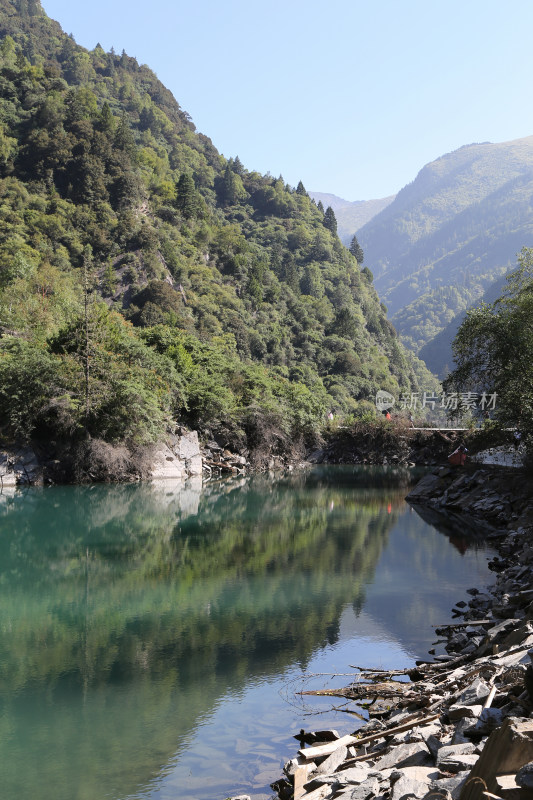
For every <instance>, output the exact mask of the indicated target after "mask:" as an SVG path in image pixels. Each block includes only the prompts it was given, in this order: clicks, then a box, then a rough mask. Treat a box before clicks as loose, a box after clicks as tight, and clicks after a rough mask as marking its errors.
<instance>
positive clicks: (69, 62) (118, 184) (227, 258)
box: [0, 0, 428, 449]
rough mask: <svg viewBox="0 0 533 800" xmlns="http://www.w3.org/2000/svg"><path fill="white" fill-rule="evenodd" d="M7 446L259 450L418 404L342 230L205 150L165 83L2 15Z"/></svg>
mask: <svg viewBox="0 0 533 800" xmlns="http://www.w3.org/2000/svg"><path fill="white" fill-rule="evenodd" d="M0 37H1V45H0V83H1V98H2V99H1V100H0V218H1V223H2V226H1V233H0V333H1V338H0V414H1V417H2V420H3V423H2V424H3V429H2V431H3V434H4V436H5V437H6V436H8V437H12V438H13V437H19V438H21V437H25V438H28V437H34V438H35V439H37V440H39V439H41V440H46V441H48V442H50V441H52V440H53V441H56V442H65V441H66V440H68V441H69V442H76V441H82V440H83V439H84V438H86V437H87V436H89V437H97V438H100V439H103V440H105V441H108V442H119V441H121V442H125V443H126V444H127V445H131V446H138V445H142V444H145V443H149V442H154V441H156V440H158V439H160V438H162V437H164V435H165V433H166V432H167V431H168V430H169V426H171V425H172V421H173V420H177V421H179V422H180V423H182V424H186V425H189V426H194V427H198V428H199V429H200V430H201V431H203V432H205V433H206V434H207V435H210V436H214V437H217V438H218V439H219V441H221V443H224V444H227V445H229V446H233V447H241V448H246V447H248V448H249V449H253V446H254V442H255V441H257V439H258V438H260V437H261V436H263V435H264V432H265V430H269V431H270V432H272V431H273V430H274V431H276V432H277V433H276V436H277V441H278V445H279V447H282V443H283V442H284V443H285V444H288V443H294V442H298V441H300V442H305V441H309V440H310V439H312V438H313V436H315V435H316V433H317V431H319V429H320V427H321V425H322V424H323V421H324V419H325V415H326V413H327V412H328V410H329V409H333V410H334V411H335V412H336V413H342V414H356V415H357V414H361V413H363V412H364V411H365V410H367V411H368V409H369V408H370V401H372V400H373V396H374V395H375V392H376V390H377V389H379V388H382V389H386V390H388V391H391V392H393V393H395V394H397V393H398V392H399V391H400V390H411V389H414V388H416V385H417V378H416V375H415V370H416V371H417V372H418V374H419V375H424V376H426V377H427V375H428V373H425V372H424V369H423V367H422V366H421V364H420V362H416V360H415V361H413V360H412V359H410V358H409V357H408V356H406V353H405V351H404V350H403V348H402V346H401V345H400V343H399V341H398V338H397V336H396V333H395V331H394V329H393V327H392V325H391V323H390V322H389V321H388V320H387V318H386V311H385V309H384V307H383V306H382V304H381V303H380V301H379V299H378V297H377V294H376V292H375V290H374V288H373V285H372V273H371V271H370V270H369V269H368V268H367V267H362V266H361V265H360V264H358V262H357V260H356V258H355V257H354V256H353V255H352V254H351V253H350V252H349V250H348V249H346V248H345V247H344V246H343V245H342V243H341V242H340V240H339V238H338V236H337V231H336V219H335V214H334V213H333V211H332V209H331V208H327V209H326V210H324V208H323V206H322V204H321V203H318V205H317V204H316V203H315V202H314V201H313V200H312V199H311V198H310V197H309V196H308V194H307V192H306V190H305V188H304V186H303V184H302V183H300V184H299V185H298V186H297V187H296V188H294V187H290V186H288V185H286V183H285V182H284V180H283V178H282V177H281V176H280V177H278V178H275V177H272V176H271V175H269V174H267V175H260V174H259V173H257V172H253V171H249V170H247V169H246V168H245V167H244V166H243V164H242V163H241V161H240V159H239V158H238V157H237V156H235V157H232V158H229V159H226V158H225V157H223V156H222V155H221V154H219V153H218V152H217V150H216V149H215V147H214V146H213V144H212V142H211V141H210V140H209V139H208V138H207V137H206V136H204V135H203V134H200V133H197V132H196V130H195V127H194V125H193V123H192V121H191V120H190V118H189V116H188V115H187V114H186V113H185V112H184V111H182V110H181V108H180V107H179V105H178V103H177V102H176V100H175V99H174V98H173V96H172V95H171V93H170V92H169V91H168V90H167V89H166V88H165V87H164V86H163V85H162V84H161V83H160V81H159V80H158V79H157V77H156V76H155V74H154V73H153V72H152V71H151V70H150V69H149V68H148V67H146V66H144V65H139V64H138V63H137V61H136V60H135V59H134V58H130V57H129V56H128V55H126V53H125V52H123V53H122V54H120V55H119V54H117V53H115V52H113V51H111V52H108V53H106V52H104V50H103V49H102V47H100V45H96V47H95V48H94V50H92V51H90V52H89V51H87V50H85V49H84V48H82V47H80V46H78V45H77V44H76V42H75V41H74V40H73V38H72V37H71V36H67V35H66V34H65V33H64V32H63V31H62V30H61V28H60V26H59V25H58V24H57V23H56V22H54V21H52V20H50V19H49V18H48V17H47V16H46V14H45V13H44V11H43V9H42V8H41V6H40V4H39V2H38V0H18V1H17V2H14V0H0Z"/></svg>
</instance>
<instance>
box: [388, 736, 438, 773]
mask: <svg viewBox="0 0 533 800" xmlns="http://www.w3.org/2000/svg"><path fill="white" fill-rule="evenodd" d="M432 763H433V760H432V758H431V754H430V752H429V750H428V748H427V746H426V745H425V744H424V743H423V742H413V743H412V744H401V745H399V746H398V747H393V748H392V750H390V751H389V752H388V753H386V754H385V755H384V756H382V758H378V759H377V761H376V762H375V764H374V769H377V770H381V769H389V768H390V767H397V768H400V767H426V766H429V765H430V764H432Z"/></svg>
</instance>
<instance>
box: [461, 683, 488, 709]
mask: <svg viewBox="0 0 533 800" xmlns="http://www.w3.org/2000/svg"><path fill="white" fill-rule="evenodd" d="M489 694H490V686H488V685H487V684H486V683H485V681H483V680H481V678H476V680H475V681H474V682H473V683H471V684H470V686H469V687H468V689H466V690H465V691H464V692H463V693H462V694H460V695H459V697H458V698H457V703H458V704H459V705H464V706H473V705H477V704H479V701H480V700H485V699H486V698H487V697H488V696H489Z"/></svg>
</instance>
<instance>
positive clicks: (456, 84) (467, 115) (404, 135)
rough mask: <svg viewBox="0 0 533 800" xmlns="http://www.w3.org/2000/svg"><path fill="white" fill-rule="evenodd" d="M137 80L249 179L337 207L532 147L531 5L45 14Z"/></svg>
mask: <svg viewBox="0 0 533 800" xmlns="http://www.w3.org/2000/svg"><path fill="white" fill-rule="evenodd" d="M42 4H43V7H44V9H45V11H46V12H47V14H48V15H49V16H50V17H52V18H53V19H56V20H57V21H58V22H59V23H60V24H61V26H62V27H63V29H64V30H65V31H66V32H67V33H72V34H74V38H75V39H76V41H77V42H79V43H80V44H82V45H84V46H85V47H88V48H93V47H94V46H95V44H96V43H97V42H98V41H99V42H100V44H101V45H102V46H103V47H104V49H105V50H109V49H110V48H111V47H114V48H115V50H116V51H117V52H119V53H120V52H121V51H122V50H123V49H124V50H126V52H127V53H128V55H131V56H136V58H137V59H138V61H139V62H140V63H144V64H148V66H150V67H151V68H152V69H153V70H154V72H156V73H157V75H158V77H159V78H160V79H161V81H162V82H163V83H164V84H165V85H166V86H167V87H168V88H169V89H170V90H171V91H172V92H173V94H174V96H175V97H176V99H177V101H178V102H179V104H180V106H181V107H182V108H183V109H184V110H185V111H187V112H188V113H189V114H190V115H191V117H192V119H193V121H194V123H195V124H196V127H197V129H198V130H199V131H201V132H202V133H205V134H207V135H208V136H209V137H210V138H211V139H212V140H213V143H214V145H215V146H216V147H217V149H218V150H219V151H220V152H222V153H223V154H224V155H225V156H226V157H229V156H235V155H238V156H239V157H240V159H241V161H242V162H243V164H244V166H245V167H246V168H247V169H250V170H252V169H255V170H258V171H259V172H262V173H266V172H270V173H271V174H272V175H276V176H277V175H279V174H282V175H283V177H284V178H285V180H286V181H287V182H288V183H290V184H292V185H296V184H297V183H298V181H299V180H300V179H301V180H302V181H303V182H304V185H305V187H306V188H307V189H308V190H314V191H321V192H332V193H333V194H337V195H339V196H341V197H344V198H345V199H347V200H368V199H371V198H377V197H385V196H387V195H389V194H393V193H395V192H397V191H398V190H399V189H400V188H401V187H402V186H404V185H405V184H406V183H409V182H410V181H412V180H414V178H415V177H416V174H417V172H418V171H419V170H420V169H421V168H422V167H423V166H424V164H426V163H427V162H428V161H432V160H433V159H435V158H437V157H439V156H441V155H443V154H444V153H447V152H450V151H451V150H455V149H456V148H458V147H461V146H462V145H464V144H470V143H472V142H484V141H492V142H501V141H507V140H510V139H518V138H521V137H523V136H529V135H531V134H533V104H532V102H531V82H532V81H531V78H532V73H533V70H532V66H533V46H532V44H531V41H532V32H533V2H531V0H506V2H505V3H504V2H503V1H502V0H398V2H396V1H395V0H380V1H379V2H376V0H366V2H363V1H362V0H321V2H317V0H268V2H265V3H258V2H255V0H218V1H217V0H187V2H185V0H172V1H171V0H151V2H149V3H147V2H146V0H143V2H141V1H140V0H91V2H90V3H89V2H79V0H78V1H76V0H74V1H73V0H42Z"/></svg>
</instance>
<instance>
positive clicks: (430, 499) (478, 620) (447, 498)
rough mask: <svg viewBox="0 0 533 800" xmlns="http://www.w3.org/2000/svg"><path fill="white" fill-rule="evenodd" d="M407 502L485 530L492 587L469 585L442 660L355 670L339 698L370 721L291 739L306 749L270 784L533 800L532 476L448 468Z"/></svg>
mask: <svg viewBox="0 0 533 800" xmlns="http://www.w3.org/2000/svg"><path fill="white" fill-rule="evenodd" d="M407 499H408V500H409V501H410V502H412V503H422V504H424V508H427V509H430V510H433V511H434V512H442V511H446V512H447V513H452V514H455V515H457V518H458V520H460V519H462V518H464V515H465V514H468V518H469V523H470V524H471V525H472V523H473V524H474V525H479V526H482V527H483V530H484V535H485V536H488V537H490V539H491V540H492V543H493V544H494V545H495V547H496V549H497V552H498V555H496V556H495V557H494V558H493V559H492V561H491V563H490V565H489V566H490V568H491V569H492V570H493V571H494V572H495V574H496V582H495V583H494V584H493V585H492V586H490V587H488V588H487V589H486V590H483V591H479V590H478V589H477V588H476V587H472V588H470V589H467V590H466V598H465V599H464V600H460V601H459V602H458V603H457V605H456V607H455V608H454V609H453V612H452V613H453V617H454V618H455V620H456V621H454V622H450V623H449V624H446V625H445V626H443V627H441V628H439V629H437V630H436V634H437V636H438V637H439V639H438V642H436V643H435V644H436V645H437V644H438V645H440V646H441V647H442V646H444V647H443V650H444V651H445V653H443V654H442V655H438V656H435V657H434V658H432V660H431V661H419V662H417V663H416V664H414V665H413V667H412V669H409V670H401V671H382V670H375V669H368V668H363V667H361V668H358V672H357V674H355V675H354V680H353V682H352V683H351V684H350V685H349V686H347V687H345V688H344V689H342V690H339V691H338V694H339V696H342V697H345V698H350V699H353V700H354V701H355V702H365V703H367V704H369V709H370V710H369V721H368V722H366V724H365V725H364V726H363V727H362V728H360V729H358V730H357V731H355V733H354V734H353V735H349V736H340V735H339V734H338V733H337V732H336V731H332V730H330V731H316V732H314V733H306V732H304V731H302V732H301V733H300V734H298V735H297V736H295V738H296V739H297V740H298V741H299V743H300V745H301V746H300V749H299V750H298V752H297V754H296V756H295V758H293V759H292V760H291V761H289V762H288V763H287V764H286V765H285V768H284V777H282V778H280V780H278V781H277V782H276V783H274V784H272V789H273V790H274V791H275V792H276V796H277V797H278V798H279V800H323V798H346V800H372V799H373V798H379V800H408V798H419V800H422V799H424V800H437V798H439V799H441V798H442V800H485V798H488V800H494V799H495V798H503V799H504V800H531V799H532V798H533V665H532V662H533V579H532V576H533V492H532V491H531V480H530V478H529V477H528V476H527V475H526V474H525V473H523V472H521V471H520V470H516V469H514V470H502V469H487V468H484V469H474V470H470V471H468V472H467V471H462V470H461V471H453V470H451V469H449V468H448V467H440V468H437V469H435V470H434V471H433V472H432V473H430V474H428V475H426V476H425V477H424V478H423V479H422V481H420V483H419V484H417V486H416V487H415V488H414V489H413V491H412V492H411V494H410V495H409V496H408V498H407ZM431 652H432V653H434V652H435V651H431ZM327 694H332V692H331V690H328V692H327ZM244 797H245V796H241V798H242V800H244Z"/></svg>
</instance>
